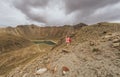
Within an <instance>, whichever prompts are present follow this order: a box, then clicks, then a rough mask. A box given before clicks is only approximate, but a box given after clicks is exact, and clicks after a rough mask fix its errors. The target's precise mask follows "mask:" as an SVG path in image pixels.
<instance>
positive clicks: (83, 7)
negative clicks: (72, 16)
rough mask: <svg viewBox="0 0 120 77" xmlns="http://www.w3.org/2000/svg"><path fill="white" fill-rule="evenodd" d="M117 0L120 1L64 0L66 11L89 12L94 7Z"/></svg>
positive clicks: (93, 9)
mask: <svg viewBox="0 0 120 77" xmlns="http://www.w3.org/2000/svg"><path fill="white" fill-rule="evenodd" d="M118 2H120V0H65V4H66V12H67V13H71V12H74V11H81V12H84V11H88V13H89V11H91V10H92V11H95V10H96V9H99V8H103V7H105V6H107V5H113V4H115V3H118Z"/></svg>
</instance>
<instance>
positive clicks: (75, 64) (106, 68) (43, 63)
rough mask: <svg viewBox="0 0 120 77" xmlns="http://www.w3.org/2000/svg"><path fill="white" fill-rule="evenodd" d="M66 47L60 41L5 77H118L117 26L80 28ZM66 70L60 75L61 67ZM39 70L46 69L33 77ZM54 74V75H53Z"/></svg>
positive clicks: (119, 43) (119, 33)
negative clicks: (43, 53)
mask: <svg viewBox="0 0 120 77" xmlns="http://www.w3.org/2000/svg"><path fill="white" fill-rule="evenodd" d="M75 33H76V34H75V35H74V36H73V37H72V44H71V45H69V46H66V44H65V43H64V39H62V40H61V41H60V42H62V43H61V44H60V45H59V46H56V47H55V48H54V49H53V50H52V51H51V52H49V53H47V54H45V55H43V56H40V57H37V58H36V59H35V60H33V61H31V62H29V63H28V64H26V65H23V66H19V67H17V68H16V69H14V70H12V71H11V72H10V73H9V74H8V75H6V76H7V77H120V24H114V23H99V24H95V25H91V26H87V27H82V28H81V29H79V30H78V31H76V32H75ZM63 67H67V68H68V69H69V71H67V73H66V74H65V75H64V76H63V74H62V70H63V69H62V68H63ZM41 68H47V69H48V70H47V71H46V72H44V73H42V74H36V72H37V71H38V70H39V69H41ZM53 71H54V72H53Z"/></svg>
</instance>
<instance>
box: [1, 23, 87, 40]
mask: <svg viewBox="0 0 120 77" xmlns="http://www.w3.org/2000/svg"><path fill="white" fill-rule="evenodd" d="M83 26H87V25H86V24H83V23H80V24H77V25H75V26H70V25H65V26H58V27H57V26H52V27H39V26H36V25H18V26H17V27H14V28H13V27H7V28H2V29H0V33H10V34H13V35H16V36H22V37H24V38H27V39H31V40H45V39H47V40H49V39H50V40H51V39H53V40H54V39H55V40H56V39H57V40H58V39H60V38H61V37H63V36H65V35H66V34H71V33H74V31H75V30H77V29H79V28H81V27H83Z"/></svg>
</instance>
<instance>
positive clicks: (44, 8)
mask: <svg viewBox="0 0 120 77" xmlns="http://www.w3.org/2000/svg"><path fill="white" fill-rule="evenodd" d="M3 1H5V2H4V3H7V4H10V5H11V6H14V8H15V9H14V8H13V7H10V8H9V10H12V11H14V12H15V15H13V13H14V12H12V11H11V13H10V12H9V13H10V14H12V15H13V16H15V18H17V17H18V18H20V19H19V21H20V22H22V21H23V22H25V21H26V22H30V23H34V22H36V23H43V24H46V25H64V24H77V23H79V22H84V23H87V24H89V23H96V22H101V21H112V20H113V21H114V20H119V21H120V14H119V13H120V9H119V8H116V7H115V6H114V5H116V4H118V3H119V4H118V5H119V6H118V7H120V0H3ZM3 1H1V2H3ZM7 4H6V5H7ZM106 7H107V8H106ZM2 9H4V8H2V7H1V9H0V11H1V13H4V12H5V13H8V12H7V10H4V11H2ZM101 9H104V11H102V12H101ZM97 11H98V12H99V13H98V14H96V12H97ZM20 16H21V17H20ZM25 17H26V18H25ZM4 18H5V17H4ZM6 18H7V17H6ZM21 19H24V20H21ZM4 20H5V19H4ZM6 20H7V19H6ZM17 21H18V20H16V22H17ZM12 22H15V21H14V20H13V21H12Z"/></svg>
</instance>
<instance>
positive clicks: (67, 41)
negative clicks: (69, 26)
mask: <svg viewBox="0 0 120 77" xmlns="http://www.w3.org/2000/svg"><path fill="white" fill-rule="evenodd" d="M66 43H67V46H68V45H69V44H70V43H71V38H70V37H69V36H66Z"/></svg>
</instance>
